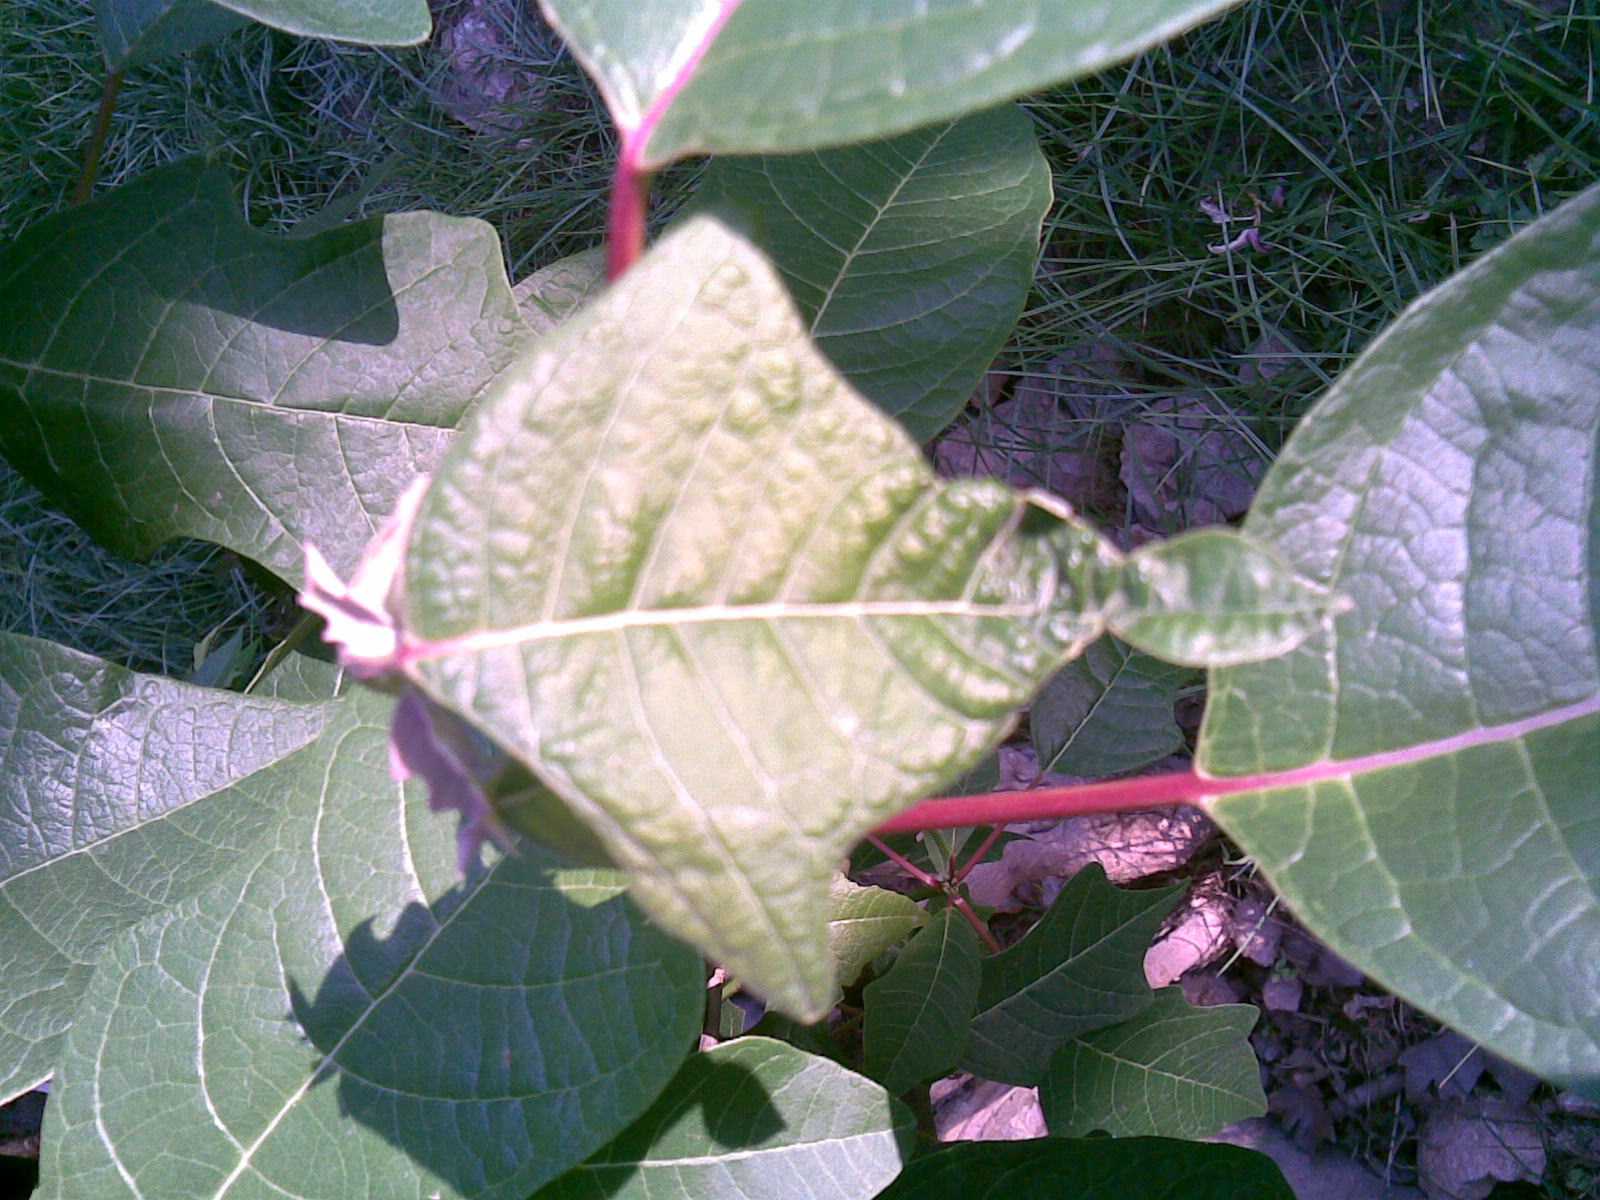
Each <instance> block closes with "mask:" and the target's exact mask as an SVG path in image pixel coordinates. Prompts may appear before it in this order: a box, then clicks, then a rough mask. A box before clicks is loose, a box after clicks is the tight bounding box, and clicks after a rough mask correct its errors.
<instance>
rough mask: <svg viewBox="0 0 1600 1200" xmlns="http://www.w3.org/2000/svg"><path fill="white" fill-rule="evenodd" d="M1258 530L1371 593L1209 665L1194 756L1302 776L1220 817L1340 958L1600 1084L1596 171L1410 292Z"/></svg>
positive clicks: (1311, 566)
mask: <svg viewBox="0 0 1600 1200" xmlns="http://www.w3.org/2000/svg"><path fill="white" fill-rule="evenodd" d="M1247 529H1248V530H1249V532H1250V533H1251V534H1252V535H1254V536H1255V537H1256V538H1258V539H1261V540H1264V541H1268V542H1271V543H1272V544H1273V545H1275V546H1276V547H1277V549H1278V551H1279V553H1281V554H1282V555H1283V556H1284V557H1285V558H1287V560H1288V561H1289V562H1290V563H1291V564H1292V565H1293V566H1294V567H1295V568H1296V569H1297V570H1299V571H1301V572H1302V573H1304V574H1306V575H1308V576H1310V577H1311V578H1313V579H1315V580H1317V581H1318V582H1319V583H1322V584H1324V585H1326V586H1327V587H1329V588H1332V589H1334V590H1336V591H1338V592H1340V593H1342V594H1344V595H1346V596H1348V597H1350V599H1351V600H1352V601H1353V602H1354V603H1353V605H1352V606H1351V607H1350V608H1349V609H1348V610H1347V611H1345V612H1343V613H1341V614H1339V615H1338V616H1337V617H1336V618H1334V619H1330V620H1327V621H1325V622H1324V623H1323V625H1322V627H1321V628H1320V630H1319V631H1318V633H1317V635H1316V636H1315V637H1313V638H1312V639H1311V640H1310V641H1308V642H1307V643H1306V644H1305V645H1304V646H1303V647H1301V648H1300V649H1299V650H1297V651H1295V652H1294V653H1292V654H1290V655H1289V656H1288V657H1286V658H1284V659H1282V660H1280V661H1278V662H1274V663H1270V664H1263V665H1260V666H1254V667H1247V668H1237V669H1233V670H1227V671H1221V672H1218V673H1217V674H1216V675H1215V677H1214V678H1213V680H1212V685H1211V702H1210V706H1209V709H1208V711H1207V714H1206V722H1205V728H1204V732H1203V737H1202V743H1201V747H1200V767H1201V770H1202V771H1203V772H1204V773H1206V774H1209V775H1212V776H1233V777H1244V778H1242V779H1239V780H1238V783H1236V784H1235V786H1238V785H1239V784H1248V783H1249V781H1250V780H1251V779H1252V778H1254V777H1256V776H1257V775H1258V773H1260V772H1264V771H1289V772H1292V773H1293V774H1291V775H1290V776H1289V777H1288V778H1286V779H1284V780H1282V781H1281V785H1280V786H1276V787H1272V788H1271V790H1270V791H1256V792H1247V793H1244V794H1239V795H1231V796H1227V797H1225V798H1219V799H1216V800H1214V801H1213V802H1212V804H1211V805H1210V808H1211V812H1212V814H1213V815H1214V816H1215V817H1216V818H1217V820H1218V821H1219V822H1221V824H1222V825H1223V826H1224V828H1225V829H1226V830H1227V831H1228V833H1229V834H1230V835H1231V836H1232V837H1234V838H1235V839H1236V840H1237V841H1238V842H1239V843H1240V845H1242V846H1243V847H1244V848H1245V850H1246V851H1247V852H1248V853H1249V854H1251V855H1252V856H1253V857H1254V858H1255V859H1256V861H1257V862H1258V863H1260V865H1261V867H1262V868H1263V870H1265V871H1266V873H1267V875H1268V877H1269V878H1270V879H1271V881H1272V883H1273V886H1274V887H1275V888H1276V889H1277V890H1278V891H1279V892H1280V893H1281V894H1282V895H1283V896H1284V898H1285V899H1286V900H1288V901H1289V903H1290V904H1291V905H1292V906H1293V908H1294V910H1295V912H1296V913H1297V915H1298V916H1299V917H1300V918H1301V919H1302V920H1304V921H1305V922H1306V924H1307V925H1308V926H1309V927H1310V928H1311V929H1312V930H1313V931H1314V932H1315V933H1316V934H1317V935H1318V936H1319V937H1321V938H1323V939H1324V940H1325V941H1327V942H1328V943H1329V945H1331V946H1332V947H1333V949H1334V950H1336V951H1337V952H1338V953H1339V954H1341V955H1343V956H1344V957H1345V958H1347V959H1349V960H1350V961H1351V962H1352V963H1354V964H1355V965H1356V966H1358V967H1360V968H1361V969H1362V970H1363V971H1365V972H1366V973H1367V974H1369V975H1371V976H1373V977H1374V978H1376V979H1378V980H1380V981H1381V982H1382V983H1383V984H1384V985H1385V986H1386V987H1389V988H1391V989H1392V990H1394V991H1396V992H1398V993H1399V994H1400V995H1402V996H1404V997H1405V998H1406V999H1407V1000H1409V1001H1411V1002H1412V1003H1414V1004H1416V1005H1418V1006H1419V1007H1421V1008H1423V1009H1426V1010H1427V1011H1429V1012H1431V1013H1433V1014H1434V1015H1435V1016H1437V1017H1439V1018H1440V1019H1441V1020H1443V1021H1446V1022H1448V1023H1449V1024H1451V1025H1453V1026H1455V1027H1456V1028H1458V1029H1460V1030H1461V1031H1462V1032H1463V1033H1465V1034H1466V1035H1467V1036H1468V1037H1470V1038H1472V1039H1473V1040H1474V1041H1476V1042H1479V1043H1481V1044H1482V1045H1484V1046H1485V1047H1487V1048H1488V1049H1490V1050H1492V1051H1493V1052H1494V1053H1496V1054H1499V1055H1502V1056H1504V1057H1505V1058H1508V1059H1510V1060H1512V1061H1513V1062H1516V1063H1518V1064H1520V1065H1522V1066H1524V1067H1526V1068H1528V1069H1529V1070H1531V1071H1533V1072H1535V1073H1537V1074H1539V1075H1541V1076H1543V1077H1545V1078H1547V1079H1550V1080H1552V1081H1555V1082H1557V1083H1561V1084H1564V1085H1568V1086H1579V1087H1583V1088H1586V1089H1587V1090H1588V1091H1589V1092H1590V1094H1593V1095H1600V837H1596V813H1597V812H1600V649H1597V646H1600V587H1597V586H1596V584H1595V579H1596V575H1597V569H1600V188H1591V189H1590V190H1589V191H1587V192H1584V193H1583V194H1581V195H1580V196H1578V197H1576V198H1574V199H1573V200H1571V201H1569V202H1568V203H1566V204H1565V205H1563V206H1562V207H1561V208H1559V209H1557V210H1556V211H1555V212H1554V213H1551V214H1550V215H1548V216H1546V217H1544V218H1543V219H1541V220H1540V221H1538V222H1536V223H1535V224H1534V225H1532V226H1530V227H1529V228H1528V229H1527V230H1525V231H1524V232H1522V233H1520V234H1518V235H1517V236H1516V237H1514V238H1512V239H1511V240H1510V241H1509V242H1507V243H1506V244H1505V245H1504V246H1503V247H1502V248H1500V249H1499V250H1497V251H1495V252H1494V253H1492V254H1489V255H1486V256H1485V257H1484V258H1482V259H1480V260H1479V261H1478V262H1477V263H1475V264H1474V265H1473V266H1471V267H1469V268H1468V269H1467V270H1466V271H1463V272H1462V273H1461V274H1460V275H1458V276H1456V277H1455V278H1454V279H1452V280H1451V281H1449V282H1448V283H1446V284H1444V285H1443V286H1442V287H1440V288H1438V289H1436V290H1435V291H1433V292H1431V293H1429V294H1428V295H1426V296H1424V297H1423V298H1422V299H1421V300H1419V301H1417V303H1416V304H1414V305H1413V306H1412V307H1411V308H1410V309H1409V310H1407V312H1406V313H1405V314H1404V315H1402V316H1401V317H1400V319H1399V320H1398V321H1397V322H1396V323H1395V325H1394V326H1393V327H1392V328H1391V329H1390V330H1389V331H1388V332H1387V333H1385V334H1384V335H1383V336H1382V337H1381V338H1379V339H1378V340H1377V341H1376V342H1375V343H1374V344H1373V345H1372V346H1371V347H1370V348H1369V349H1368V350H1367V351H1366V352H1365V353H1364V354H1363V355H1362V356H1361V357H1360V358H1359V359H1358V360H1357V361H1356V363H1355V364H1354V365H1353V366H1352V367H1351V368H1350V369H1349V371H1347V372H1346V374H1345V375H1344V376H1343V377H1342V378H1341V379H1340V380H1339V382H1338V383H1337V384H1336V385H1335V386H1334V387H1333V388H1332V390H1331V391H1330V392H1329V393H1328V395H1327V396H1326V397H1325V398H1324V399H1323V400H1322V401H1321V402H1320V403H1319V404H1318V405H1317V407H1316V408H1315V409H1314V410H1313V412H1312V414H1311V415H1310V416H1309V417H1307V419H1306V421H1305V423H1304V424H1303V425H1302V426H1301V427H1300V429H1299V431H1298V432H1297V433H1296V434H1295V436H1294V437H1293V438H1291V439H1290V442H1289V444H1288V445H1287V446H1286V447H1285V449H1284V452H1283V455H1282V457H1281V458H1280V459H1279V461H1278V462H1277V464H1276V465H1275V466H1274V467H1273V469H1272V471H1271V472H1270V473H1269V474H1268V476H1267V479H1266V480H1265V482H1264V483H1263V485H1262V489H1261V492H1260V495H1259V497H1258V499H1257V501H1256V504H1255V507H1254V508H1253V509H1252V510H1251V514H1250V517H1249V521H1248V523H1247ZM1277 782H1279V781H1275V780H1269V779H1263V780H1262V781H1261V786H1262V787H1263V788H1265V787H1269V786H1271V785H1272V784H1274V783H1277Z"/></svg>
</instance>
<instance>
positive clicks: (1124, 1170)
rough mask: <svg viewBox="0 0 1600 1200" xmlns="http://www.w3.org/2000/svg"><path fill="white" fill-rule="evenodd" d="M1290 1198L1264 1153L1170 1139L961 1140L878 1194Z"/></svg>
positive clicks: (907, 1198)
mask: <svg viewBox="0 0 1600 1200" xmlns="http://www.w3.org/2000/svg"><path fill="white" fill-rule="evenodd" d="M1019 1197H1030V1198H1031V1197H1038V1198H1039V1200H1044V1198H1045V1197H1063V1198H1066V1197H1070V1198H1071V1200H1294V1192H1293V1191H1291V1190H1290V1188H1289V1185H1288V1183H1286V1182H1285V1181H1284V1178H1283V1173H1282V1172H1281V1171H1279V1170H1278V1167H1277V1164H1276V1163H1274V1162H1273V1161H1272V1160H1271V1159H1270V1158H1268V1157H1267V1156H1266V1155H1265V1154H1257V1153H1256V1152H1255V1151H1254V1150H1243V1149H1240V1148H1239V1147H1237V1146H1209V1145H1205V1144H1203V1143H1199V1142H1182V1141H1177V1140H1173V1139H1168V1138H1148V1137H1142V1138H1088V1139H1084V1140H1076V1139H1072V1138H1055V1137H1052V1138H1033V1139H1031V1140H1029V1141H1023V1142H960V1143H958V1144H956V1145H954V1146H946V1147H945V1148H943V1149H941V1150H936V1151H934V1152H933V1153H932V1154H927V1155H924V1156H922V1157H921V1158H918V1159H916V1160H915V1161H913V1162H912V1163H911V1164H910V1166H908V1167H907V1168H906V1169H905V1171H904V1172H903V1173H902V1174H901V1175H900V1178H898V1179H896V1180H895V1181H894V1183H893V1184H892V1185H891V1186H890V1187H889V1188H888V1189H887V1190H886V1191H884V1192H882V1193H880V1194H879V1196H878V1200H1018V1198H1019Z"/></svg>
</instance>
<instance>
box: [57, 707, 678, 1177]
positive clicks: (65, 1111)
mask: <svg viewBox="0 0 1600 1200" xmlns="http://www.w3.org/2000/svg"><path fill="white" fill-rule="evenodd" d="M392 707H393V702H392V701H391V700H389V699H387V698H385V697H383V696H380V695H378V694H376V693H373V692H370V691H365V690H357V691H355V692H353V693H352V694H351V695H350V696H349V697H347V698H346V699H344V700H342V701H340V702H339V703H338V706H337V714H336V715H335V716H334V717H333V718H331V719H330V724H329V728H328V731H327V734H326V735H325V741H327V742H329V743H330V744H331V745H332V746H333V747H334V749H333V751H332V753H331V754H330V755H329V756H328V758H327V760H326V761H325V763H324V764H323V765H324V770H323V772H322V774H321V775H320V777H319V779H318V780H317V782H316V783H315V785H313V786H302V787H298V788H294V789H288V788H286V789H285V790H284V793H283V794H282V795H281V797H280V798H279V805H280V811H281V812H282V813H283V818H282V821H281V824H280V825H279V827H278V828H277V829H276V830H275V831H274V832H273V834H271V835H270V836H269V837H268V838H266V839H264V840H263V842H262V843H261V844H260V845H261V849H260V852H259V853H257V854H256V855H254V856H253V858H251V859H250V860H247V861H246V862H244V863H242V864H241V866H240V868H239V869H236V870H235V871H233V872H230V873H229V874H228V875H226V876H225V877H223V878H222V879H221V880H219V881H218V882H217V883H216V884H214V885H213V886H212V888H211V889H209V890H208V891H206V892H204V893H202V894H201V895H200V896H198V897H196V898H194V899H192V900H189V901H186V902H185V903H184V904H182V905H179V906H178V907H176V908H173V909H170V910H168V911H167V912H165V913H162V914H159V915H158V916H156V917H154V918H152V919H151V920H149V921H147V922H145V923H144V924H142V925H140V926H138V927H137V928H136V929H134V930H132V931H130V932H129V933H127V934H125V935H124V936H123V937H121V938H120V939H118V940H117V941H116V942H115V943H114V944H113V945H112V947H111V948H110V949H109V950H108V952H107V954H106V956H105V957H104V958H103V959H102V960H101V963H100V966H99V968H98V969H97V971H96V973H95V976H94V979H93V980H92V982H91V984H90V986H89V989H88V991H87V992H86V994H85V997H84V1002H83V1006H82V1008H81V1009H80V1010H79V1013H78V1019H77V1022H76V1024H75V1025H74V1026H73V1029H72V1032H71V1034H70V1035H69V1036H68V1040H67V1047H66V1052H65V1054H64V1056H63V1057H62V1059H61V1062H60V1070H59V1073H58V1075H57V1079H56V1086H55V1088H54V1090H53V1092H52V1094H51V1101H50V1108H49V1112H48V1115H47V1118H46V1122H47V1123H46V1131H45V1134H44V1144H45V1147H46V1149H45V1158H44V1161H43V1163H42V1164H41V1168H42V1173H43V1177H44V1180H45V1185H44V1188H43V1191H42V1195H44V1196H50V1197H63V1198H65V1197H79V1196H95V1197H97V1198H101V1197H103V1198H105V1200H111V1198H112V1197H119V1196H140V1195H142V1196H174V1197H176V1196H195V1197H199V1196H204V1197H215V1198H218V1200H220V1198H222V1197H229V1198H230V1200H245V1198H247V1197H263V1198H264V1197H267V1196H275V1197H279V1198H280V1200H281V1198H282V1197H286V1196H287V1197H304V1198H306V1200H311V1198H313V1197H314V1198H317V1200H324V1198H325V1200H334V1198H336V1197H337V1198H340V1200H359V1198H363V1197H370V1198H371V1200H390V1198H392V1197H396V1196H435V1195H438V1196H447V1197H496V1198H503V1200H522V1198H523V1197H526V1196H527V1195H528V1194H529V1193H530V1192H531V1191H532V1190H533V1189H534V1188H536V1187H537V1186H539V1185H540V1184H542V1183H544V1182H546V1181H548V1180H550V1179H553V1178H554V1177H555V1176H556V1175H558V1174H560V1173H561V1172H562V1171H564V1170H565V1169H566V1168H567V1167H569V1166H572V1165H574V1164H576V1163H578V1162H581V1161H582V1160H583V1159H584V1158H586V1157H588V1155H590V1154H591V1153H593V1152H594V1151H595V1150H596V1149H598V1148H599V1147H600V1146H601V1145H602V1144H603V1143H604V1142H605V1141H606V1140H607V1139H608V1138H609V1137H611V1136H612V1135H613V1134H615V1133H617V1132H619V1131H620V1130H621V1129H623V1128H624V1127H626V1125H627V1124H628V1123H629V1122H630V1121H632V1120H633V1119H634V1118H635V1117H637V1116H638V1115H639V1114H640V1113H641V1112H643V1111H644V1110H645V1108H646V1107H647V1106H648V1105H649V1103H650V1102H651V1101H652V1100H653V1099H654V1098H655V1095H656V1093H657V1092H658V1091H659V1090H660V1089H661V1087H662V1086H663V1085H664V1084H665V1083H666V1081H667V1080H668V1079H669V1078H670V1077H671V1075H672V1073H673V1072H674V1071H675V1070H676V1069H677V1066H678V1064H679V1062H680V1061H681V1060H682V1058H683V1056H684V1055H685V1054H686V1053H687V1052H688V1050H689V1049H690V1047H691V1046H692V1045H693V1041H694V1034H695V1030H696V1028H697V1026H698V1023H699V1019H700V1011H701V1006H702V1003H703V986H702V976H701V967H700V963H699V961H698V959H696V958H695V956H694V955H693V954H692V953H690V952H689V951H687V950H685V949H684V948H682V947H680V946H678V945H676V944H675V943H673V942H671V941H670V940H668V939H667V938H665V937H664V936H662V935H661V934H659V933H657V932H656V931H654V930H653V929H652V928H651V927H650V926H649V925H648V924H646V923H645V922H644V921H643V920H642V919H641V918H640V917H639V916H638V915H637V913H636V912H635V910H633V909H632V907H631V906H630V905H629V904H628V903H627V901H626V900H625V898H624V897H623V895H622V894H621V893H622V881H621V880H620V878H619V877H618V876H617V875H616V874H615V873H614V872H592V871H555V870H553V869H552V868H551V860H549V859H547V858H545V857H544V856H543V855H542V854H539V853H538V852H536V851H532V850H529V851H527V852H525V853H522V854H518V855H514V856H511V857H507V858H502V859H499V860H498V861H497V862H495V863H494V864H493V865H492V866H491V867H490V868H489V869H487V870H480V871H478V872H476V873H475V874H473V875H472V876H471V877H469V878H468V879H467V880H465V881H463V880H462V879H461V877H460V875H459V874H458V872H457V867H456V855H455V846H454V840H453V838H452V831H451V829H450V828H449V824H448V822H445V821H442V820H441V819H440V818H438V817H437V816H435V815H433V814H431V813H430V812H428V810H427V806H426V804H425V803H423V801H422V797H421V796H420V795H419V794H417V792H416V791H415V790H414V789H402V788H400V787H399V786H397V785H395V784H393V783H392V782H390V781H389V779H388V766H387V758H388V753H387V739H388V717H389V712H390V709H391V708H392Z"/></svg>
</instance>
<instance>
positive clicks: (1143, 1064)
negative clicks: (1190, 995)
mask: <svg viewBox="0 0 1600 1200" xmlns="http://www.w3.org/2000/svg"><path fill="white" fill-rule="evenodd" d="M1258 1015H1259V1014H1258V1013H1257V1012H1256V1010H1255V1009H1254V1008H1253V1007H1252V1006H1251V1005H1248V1004H1218V1005H1214V1006H1211V1007H1208V1008H1195V1007H1191V1006H1190V1005H1189V1004H1188V1002H1187V1001H1185V1000H1184V998H1183V989H1182V988H1176V987H1168V988H1162V989H1160V990H1159V991H1158V992H1156V994H1155V999H1154V1000H1153V1001H1151V1003H1150V1006H1149V1007H1148V1008H1146V1009H1145V1010H1144V1011H1143V1012H1141V1013H1139V1014H1138V1015H1136V1016H1134V1017H1132V1018H1130V1019H1129V1020H1127V1021H1123V1022H1122V1023H1121V1024H1118V1025H1113V1026H1111V1027H1110V1028H1107V1029H1100V1030H1097V1031H1095V1032H1093V1033H1086V1034H1084V1035H1082V1036H1081V1037H1076V1038H1073V1039H1072V1040H1071V1041H1070V1042H1068V1043H1067V1044H1066V1045H1065V1046H1063V1047H1061V1049H1059V1050H1057V1051H1056V1053H1055V1056H1054V1057H1053V1058H1052V1059H1051V1060H1050V1069H1049V1071H1048V1072H1047V1073H1046V1074H1045V1077H1044V1079H1043V1080H1041V1081H1040V1084H1039V1103H1040V1105H1041V1106H1042V1107H1043V1109H1044V1119H1045V1123H1046V1124H1047V1125H1048V1126H1049V1128H1050V1132H1051V1133H1052V1134H1054V1135H1055V1136H1057V1137H1082V1136H1084V1135H1085V1134H1089V1133H1093V1132H1095V1131H1096V1130H1101V1131H1104V1132H1106V1133H1109V1134H1111V1135H1112V1136H1113V1137H1138V1136H1140V1135H1144V1134H1151V1135H1156V1136H1160V1137H1177V1138H1190V1139H1192V1140H1195V1141H1198V1140H1200V1139H1201V1138H1207V1137H1210V1136H1211V1135H1212V1134H1214V1133H1216V1132H1217V1131H1218V1130H1220V1129H1222V1128H1224V1127H1225V1126H1228V1125H1232V1124H1233V1123H1234V1122H1235V1121H1243V1120H1244V1119H1245V1118H1247V1117H1259V1116H1261V1115H1262V1114H1263V1113H1265V1112H1266V1111H1267V1098H1266V1095H1265V1094H1264V1093H1263V1092H1262V1090H1261V1069H1260V1067H1259V1066H1258V1065H1257V1063H1256V1055H1255V1051H1254V1050H1253V1049H1251V1047H1250V1030H1251V1028H1252V1027H1254V1025H1255V1023H1256V1018H1257V1016H1258Z"/></svg>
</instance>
